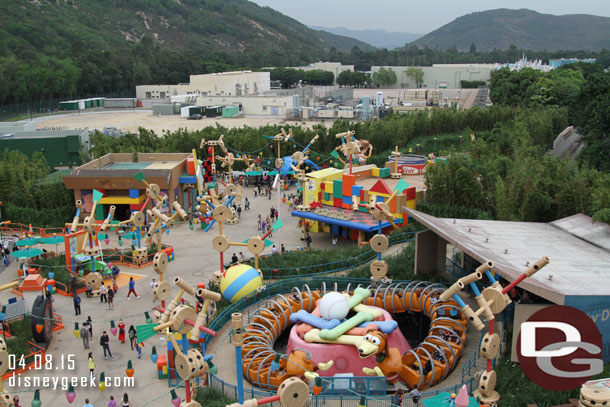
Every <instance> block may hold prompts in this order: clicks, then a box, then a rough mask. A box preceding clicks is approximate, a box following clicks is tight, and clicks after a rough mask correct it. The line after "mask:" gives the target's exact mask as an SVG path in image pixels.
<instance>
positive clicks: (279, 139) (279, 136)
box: [272, 129, 296, 172]
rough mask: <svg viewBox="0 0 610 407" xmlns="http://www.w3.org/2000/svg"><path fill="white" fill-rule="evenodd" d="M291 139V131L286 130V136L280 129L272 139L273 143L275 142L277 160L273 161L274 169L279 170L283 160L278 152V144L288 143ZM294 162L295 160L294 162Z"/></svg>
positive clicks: (284, 131)
mask: <svg viewBox="0 0 610 407" xmlns="http://www.w3.org/2000/svg"><path fill="white" fill-rule="evenodd" d="M291 138H292V129H288V134H286V130H284V129H280V132H279V133H278V134H276V135H275V136H273V137H272V139H273V141H276V142H277V158H276V159H275V168H276V169H277V170H278V172H279V170H280V168H282V166H283V165H284V160H282V155H281V152H280V144H281V142H282V141H283V142H285V143H286V142H288V140H290V139H291ZM295 161H296V160H295Z"/></svg>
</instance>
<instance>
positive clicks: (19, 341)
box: [6, 316, 32, 361]
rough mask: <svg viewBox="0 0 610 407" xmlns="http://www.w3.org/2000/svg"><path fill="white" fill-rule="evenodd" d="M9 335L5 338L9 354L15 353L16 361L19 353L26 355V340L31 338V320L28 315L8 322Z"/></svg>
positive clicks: (19, 355) (27, 351)
mask: <svg viewBox="0 0 610 407" xmlns="http://www.w3.org/2000/svg"><path fill="white" fill-rule="evenodd" d="M9 327H10V332H11V337H10V338H7V339H6V347H7V350H8V353H9V354H12V355H15V358H16V360H17V361H18V360H19V358H20V357H21V355H27V354H28V353H29V350H28V341H31V340H32V320H31V319H30V317H29V316H26V317H25V318H23V319H20V320H18V321H14V322H10V323H9Z"/></svg>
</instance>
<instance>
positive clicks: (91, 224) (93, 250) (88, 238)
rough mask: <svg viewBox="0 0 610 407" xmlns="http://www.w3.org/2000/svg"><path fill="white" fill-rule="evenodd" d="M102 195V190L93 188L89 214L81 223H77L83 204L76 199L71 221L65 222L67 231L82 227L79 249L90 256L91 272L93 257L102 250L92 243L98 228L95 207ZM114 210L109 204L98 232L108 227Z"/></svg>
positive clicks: (92, 269) (93, 266) (73, 231)
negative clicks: (82, 234)
mask: <svg viewBox="0 0 610 407" xmlns="http://www.w3.org/2000/svg"><path fill="white" fill-rule="evenodd" d="M103 196H104V194H103V193H102V192H100V191H98V190H96V189H94V190H93V204H92V205H91V213H90V214H89V216H85V219H83V223H79V220H80V213H81V210H82V209H83V204H82V202H81V201H80V199H79V200H77V201H76V203H75V206H76V215H75V216H74V219H73V220H72V223H66V226H67V227H68V233H75V232H76V231H77V230H78V228H79V227H80V228H82V231H84V233H85V239H83V243H82V246H81V248H80V249H81V251H82V252H83V254H84V255H85V256H90V257H91V271H92V272H93V271H95V258H96V257H97V256H99V255H100V254H101V252H102V250H101V248H100V246H99V245H94V244H93V240H94V238H95V237H96V231H97V230H98V224H97V222H96V221H95V209H96V208H97V205H98V204H99V203H100V201H101V200H102V197H103ZM115 210H116V207H115V206H114V205H111V206H110V208H109V209H108V216H106V218H105V219H104V222H103V223H102V224H101V225H100V226H99V231H100V232H105V231H106V230H107V229H108V228H109V227H110V222H111V221H112V218H113V217H114V211H115Z"/></svg>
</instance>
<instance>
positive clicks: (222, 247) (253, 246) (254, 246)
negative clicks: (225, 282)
mask: <svg viewBox="0 0 610 407" xmlns="http://www.w3.org/2000/svg"><path fill="white" fill-rule="evenodd" d="M212 216H213V217H214V220H215V221H217V222H218V235H217V236H216V237H215V238H214V239H212V247H213V248H214V250H216V251H217V252H218V253H219V254H220V270H217V271H215V272H214V281H215V282H216V284H217V285H218V286H220V279H221V278H222V276H223V275H224V274H225V270H224V252H225V251H227V250H228V249H229V247H231V246H242V247H245V248H246V249H247V250H248V251H249V252H250V253H251V254H252V255H253V256H254V268H255V269H256V270H257V271H258V273H259V274H260V275H261V278H262V275H263V274H262V272H261V271H260V270H259V268H258V256H259V255H260V254H261V253H262V252H263V250H265V239H267V237H269V235H270V234H271V233H273V232H274V231H276V230H278V229H279V228H281V227H282V226H283V223H282V220H281V219H278V220H277V221H275V223H274V224H273V226H272V227H271V229H270V230H269V231H268V232H267V233H265V234H264V235H263V236H262V237H261V236H258V235H257V236H254V237H251V238H250V239H248V240H246V241H245V242H231V241H230V240H229V238H228V236H227V235H224V234H223V233H222V224H223V222H225V221H227V219H229V216H230V210H229V208H227V207H225V206H217V207H216V208H214V211H213V213H212Z"/></svg>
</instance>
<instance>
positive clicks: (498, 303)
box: [439, 257, 549, 405]
mask: <svg viewBox="0 0 610 407" xmlns="http://www.w3.org/2000/svg"><path fill="white" fill-rule="evenodd" d="M547 264H549V258H548V257H543V258H541V259H540V260H538V261H537V262H535V263H534V264H533V265H531V266H530V267H529V268H528V269H527V270H525V272H524V273H523V274H522V275H521V276H519V277H518V278H517V279H516V280H515V281H513V282H512V283H510V284H509V285H507V286H506V287H504V288H503V287H502V285H501V284H500V283H499V282H498V281H497V280H496V279H495V277H494V275H493V274H492V272H491V271H492V270H493V267H494V264H493V262H492V261H488V262H486V263H484V264H482V265H480V266H479V267H478V268H477V269H476V270H475V272H474V273H472V274H469V275H467V276H465V277H462V278H460V279H459V280H458V281H457V282H456V283H454V284H453V285H452V286H451V287H449V288H448V289H446V290H445V291H444V292H443V293H442V294H441V295H440V297H439V300H440V301H441V302H445V301H447V300H449V299H450V298H453V299H454V300H455V301H456V302H457V303H458V304H459V306H460V307H461V308H462V312H463V313H464V315H466V318H467V320H468V321H470V323H471V324H472V325H473V326H474V327H475V328H476V329H477V330H478V331H481V330H482V329H483V328H485V324H484V323H483V322H482V321H481V319H480V318H479V317H480V315H481V314H483V315H484V316H485V319H486V320H487V321H489V331H488V332H487V333H486V334H485V335H484V336H483V340H482V341H481V345H480V352H481V355H483V356H484V357H485V358H487V368H486V369H485V370H484V371H483V373H481V378H480V379H479V387H478V389H476V390H475V391H474V392H473V394H474V396H475V397H477V398H478V399H480V400H481V401H482V402H483V403H485V404H489V405H491V404H496V403H498V400H500V395H499V394H498V392H497V391H495V388H496V380H497V374H496V372H495V371H494V370H493V369H492V361H493V359H495V358H496V356H497V355H498V353H499V351H500V335H498V334H497V333H494V326H495V320H496V314H499V313H501V312H502V311H504V309H505V308H506V307H507V306H508V305H509V304H510V303H511V299H510V297H509V296H508V295H507V293H508V292H509V291H510V290H511V289H512V288H513V287H515V286H516V285H517V284H519V283H520V282H521V281H523V280H525V279H526V278H527V277H531V276H533V275H534V274H535V273H536V272H538V271H539V270H540V269H542V268H543V267H544V266H546V265H547ZM483 274H485V275H486V276H487V279H488V280H489V283H490V285H489V286H488V287H487V288H485V289H484V290H483V291H479V287H478V286H477V284H476V282H477V281H478V280H481V279H482V278H483ZM466 285H469V286H470V288H471V289H472V291H473V292H474V295H475V299H476V301H477V304H478V305H479V309H478V310H476V311H474V310H473V309H472V308H470V306H469V305H467V304H466V303H465V302H464V301H463V300H462V299H461V298H460V296H459V295H458V292H460V291H461V290H463V289H464V287H466Z"/></svg>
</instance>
